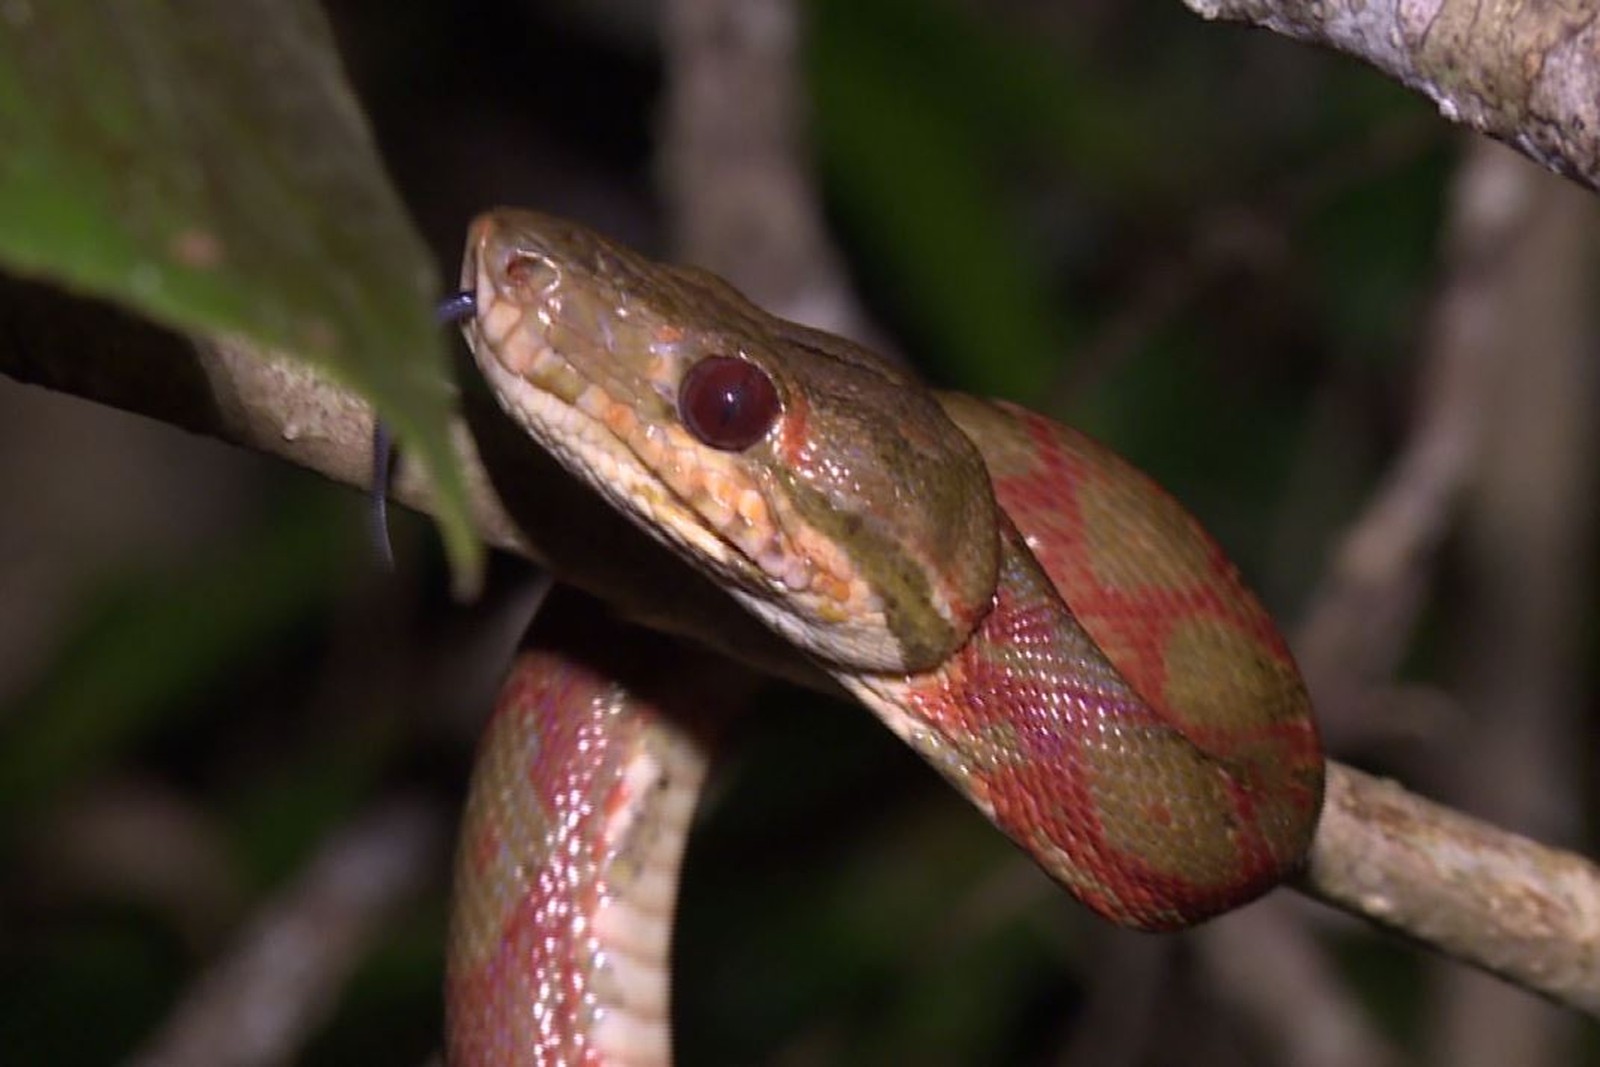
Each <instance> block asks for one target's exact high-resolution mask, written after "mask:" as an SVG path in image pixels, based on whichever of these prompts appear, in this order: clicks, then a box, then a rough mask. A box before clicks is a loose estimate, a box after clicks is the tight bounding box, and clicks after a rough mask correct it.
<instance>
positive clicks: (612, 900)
mask: <svg viewBox="0 0 1600 1067" xmlns="http://www.w3.org/2000/svg"><path fill="white" fill-rule="evenodd" d="M462 281H463V289H464V290H465V291H466V292H470V293H471V294H472V295H473V301H472V305H473V311H472V314H471V316H470V317H469V318H467V319H466V321H465V323H464V329H465V332H466V336H467V339H468V343H469V344H470V346H471V348H472V350H473V352H474V354H475V355H476V358H477V361H478V363H479V366H480V367H481V369H482V371H483V373H484V375H485V377H486V378H487V380H488V382H489V384H490V386H491V388H492V389H493V390H494V392H495V393H496V395H497V396H498V398H499V399H500V402H501V404H502V406H503V407H504V408H505V409H506V410H507V411H508V412H509V413H510V414H511V415H512V416H513V417H514V418H515V419H517V420H518V421H519V422H520V423H521V424H522V425H523V426H524V427H525V428H526V429H527V430H528V432H529V434H530V435H531V436H532V437H533V438H534V439H535V440H536V441H537V442H538V443H539V444H540V445H541V446H542V447H544V448H546V449H548V450H549V451H550V452H551V453H553V454H554V455H555V456H556V457H557V458H559V459H560V460H561V461H562V462H563V464H565V465H566V466H567V467H568V468H569V469H571V470H572V471H574V472H575V473H576V474H577V475H578V476H579V477H580V478H582V479H583V480H585V481H587V482H588V483H589V484H590V485H592V486H593V487H594V488H595V490H596V491H597V492H599V493H601V494H602V495H604V496H605V497H607V498H608V499H609V500H610V501H611V503H612V504H613V505H614V506H616V507H617V508H618V509H620V510H622V511H623V512H624V513H626V514H628V515H629V516H630V517H632V518H633V519H634V520H635V521H636V522H637V523H639V524H640V525H641V526H643V527H644V528H645V529H646V530H647V531H649V532H650V533H651V534H653V535H654V536H655V537H657V538H659V539H660V540H662V541H663V542H665V543H667V544H668V545H669V546H670V547H672V548H674V549H675V550H676V551H677V552H678V553H679V554H680V555H681V556H682V557H683V558H684V559H686V560H687V561H688V562H689V563H691V564H692V565H694V566H696V567H699V568H701V569H702V570H703V571H705V572H706V573H708V574H710V575H711V576H713V577H714V578H715V579H716V580H717V581H719V582H720V583H722V584H723V585H725V586H726V588H728V589H729V590H730V591H731V592H732V593H733V595H734V596H735V597H736V598H737V599H738V600H740V601H741V602H742V603H743V604H744V605H745V606H746V607H747V608H749V609H750V610H751V612H752V613H753V614H755V615H756V616H757V617H758V618H760V619H761V620H762V621H763V622H765V623H766V624H767V625H768V626H770V627H772V628H773V629H774V630H776V631H777V632H779V633H780V634H782V635H784V636H785V637H786V638H788V639H789V640H790V641H792V642H793V643H794V644H795V645H796V646H798V647H799V648H800V649H802V650H803V651H804V652H805V653H806V654H807V655H808V656H809V657H811V658H812V659H814V660H815V661H816V662H817V663H818V664H819V665H820V666H821V667H822V668H823V669H825V670H826V671H827V672H828V673H829V674H831V675H832V677H833V678H834V679H835V680H836V681H837V682H838V683H839V684H840V685H841V686H842V687H843V688H844V689H845V690H847V691H848V692H850V693H852V694H853V695H855V696H856V697H857V698H858V699H859V700H860V701H861V703H863V704H865V705H866V706H867V707H869V708H871V709H872V710H873V711H874V712H876V713H877V715H878V716H879V717H880V718H881V719H882V720H883V721H884V722H885V723H886V724H887V725H888V726H889V728H890V729H891V730H893V731H894V732H895V733H896V734H898V735H899V736H900V737H901V738H902V739H904V740H905V741H906V742H907V743H909V744H910V745H912V746H913V747H914V748H915V749H916V750H917V751H918V752H920V753H921V754H922V755H923V756H924V757H925V758H926V759H927V760H928V761H929V762H930V763H931V764H932V765H933V766H934V767H935V768H937V769H938V770H939V771H940V772H941V773H942V774H943V775H944V776H945V777H946V778H947V779H949V780H950V781H951V782H953V783H954V784H955V785H956V786H957V787H958V788H960V789H961V790H962V791H963V792H964V793H965V794H966V796H967V797H968V798H969V799H970V800H971V801H972V802H973V803H974V804H976V805H977V806H978V807H979V808H980V809H981V810H982V811H983V812H984V813H985V814H986V815H987V816H989V818H990V819H991V820H992V821H993V822H994V823H995V824H996V825H997V826H999V827H1000V828H1001V829H1002V830H1004V831H1005V832H1006V833H1007V834H1008V835H1010V837H1011V838H1012V839H1013V840H1014V841H1015V842H1016V843H1017V844H1018V845H1020V846H1021V847H1022V848H1024V849H1026V850H1027V851H1028V852H1029V853H1030V854H1031V855H1032V856H1033V858H1034V859H1035V860H1036V861H1037V862H1038V863H1039V864H1040V865H1041V866H1042V867H1043V868H1044V869H1045V870H1046V871H1048V872H1049V873H1050V874H1051V875H1052V876H1053V877H1054V878H1055V879H1056V880H1058V881H1059V882H1060V883H1061V884H1062V885H1064V886H1065V887H1066V888H1067V889H1068V890H1069V891H1071V892H1072V894H1073V895H1074V896H1076V897H1077V898H1078V899H1079V900H1080V901H1082V902H1083V903H1084V904H1086V905H1087V906H1089V907H1090V908H1092V909H1093V910H1095V911H1096V912H1099V913H1100V914H1101V915H1104V916H1105V917H1107V918H1108V919H1111V920H1112V921H1114V922H1118V923H1121V924H1125V925H1129V926H1136V927H1142V928H1146V929H1171V928H1176V927H1182V926H1186V925H1189V924H1192V923H1195V922H1198V921H1200V920H1203V919H1205V918H1207V917H1209V916H1212V915H1215V914H1217V913H1219V912H1221V911H1225V910H1227V909H1229V908H1233V907H1237V906H1239V905H1240V904H1243V903H1245V902H1247V901H1249V900H1251V899H1253V898H1254V897H1256V896H1258V895H1260V894H1261V893H1263V892H1265V891H1266V890H1267V889H1269V888H1270V887H1272V886H1273V885H1275V884H1276V883H1277V882H1279V881H1280V880H1282V879H1283V878H1284V877H1285V876H1286V875H1288V874H1290V873H1292V872H1293V871H1294V870H1295V869H1296V867H1297V865H1298V864H1299V863H1300V862H1301V859H1302V857H1303V856H1304V854H1305V851H1306V849H1307V848H1308V846H1309V844H1310V840H1311V835H1312V832H1313V830H1314V829H1315V824H1316V818H1317V813H1318V808H1319V805H1320V801H1321V793H1322V757H1321V752H1320V749H1319V745H1318V740H1317V735H1316V729H1315V726H1314V725H1313V722H1312V719H1311V715H1310V707H1309V703H1308V700H1307V696H1306V692H1305V688H1304V685H1303V684H1302V682H1301V681H1300V677H1299V674H1298V673H1297V671H1296V669H1295V667H1294V664H1293V661H1292V660H1291V658H1290V655H1289V652H1288V650H1287V648H1286V647H1285V645H1284V642H1283V640H1282V638H1281V637H1280V636H1279V635H1278V633H1277V631H1276V629H1275V628H1274V626H1273V624H1272V622H1271V620H1270V619H1269V618H1268V616H1267V614H1266V613H1265V611H1264V610H1263V609H1262V608H1261V606H1260V605H1259V604H1258V603H1257V602H1256V600H1255V598H1254V597H1253V596H1252V595H1251V594H1250V593H1249V592H1248V591H1247V590H1246V589H1245V588H1244V587H1243V586H1242V584H1241V583H1240V580H1239V578H1238V576H1237V574H1236V572H1235V570H1234V569H1233V567H1232V566H1231V565H1230V564H1229V563H1228V561H1227V560H1226V559H1225V557H1224V556H1223V555H1222V553H1221V551H1220V550H1219V549H1218V548H1217V547H1216V545H1215V544H1214V543H1213V542H1212V541H1211V539H1210V538H1209V537H1208V536H1207V535H1206V534H1205V533H1204V532H1203V531H1202V530H1201V529H1200V527H1199V526H1198V524H1197V523H1196V522H1195V520H1194V519H1193V518H1191V517H1190V516H1189V515H1188V514H1187V513H1186V512H1185V511H1183V510H1182V508H1180V507H1179V506H1178V505H1177V504H1176V503H1174V502H1173V501H1172V500H1171V498H1169V497H1168V496H1167V495H1166V494H1165V493H1164V492H1162V491H1161V490H1160V489H1159V488H1158V487H1156V486H1155V485H1154V483H1152V482H1151V481H1150V480H1149V479H1147V478H1146V477H1144V476H1143V475H1142V474H1140V473H1138V472H1137V471H1135V470H1133V469H1132V468H1131V467H1129V466H1128V465H1127V464H1125V463H1124V462H1122V461H1121V460H1119V459H1118V458H1117V457H1116V456H1114V455H1112V454H1111V453H1109V452H1108V451H1106V450H1105V449H1104V448H1102V447H1100V446H1098V445H1097V444H1095V443H1094V442H1092V441H1090V440H1088V439H1087V438H1085V437H1083V436H1082V435H1080V434H1078V433H1076V432H1074V431H1072V430H1070V429H1067V428H1065V427H1062V426H1059V425H1057V424H1055V423H1052V422H1050V421H1048V420H1046V419H1044V418H1042V417H1040V416H1038V415H1034V414H1032V413H1030V412H1027V411H1023V410H1021V409H1019V408H1015V407H1011V406H1008V405H1001V404H990V403H986V402H983V401H978V400H974V399H971V398H968V397H963V396H953V395H943V396H937V397H936V396H935V395H933V394H931V393H929V392H928V391H927V390H925V389H924V388H923V387H922V386H920V385H918V384H917V383H915V382H914V381H912V380H910V379H909V378H907V377H906V376H905V375H904V374H903V373H902V372H900V371H899V370H897V369H895V368H893V367H891V366H889V365H887V364H885V363H884V362H882V361H880V360H879V359H877V358H876V357H874V356H873V355H871V354H870V353H867V352H865V351H863V350H862V349H860V348H857V347H856V346H854V345H851V344H849V343H848V342H845V341H842V340H840V339H838V338H835V337H832V336H830V335H827V334H823V333H818V332H816V331H812V330H808V329H804V328H802V327H799V326H796V325H794V324H791V323H788V322H784V321H782V320H779V319H776V318H773V317H771V316H769V315H767V314H765V313H764V312H762V311H760V310H759V309H757V308H755V307H754V306H752V305H751V304H749V303H748V302H747V301H745V300H744V299H743V298H742V297H741V296H739V295H738V294H737V293H736V292H734V291H733V290H732V289H731V288H729V287H728V286H727V285H726V284H725V283H723V282H721V281H719V280H718V279H716V278H714V277H713V276H711V275H708V274H704V273H702V272H699V271H695V270H691V269H686V268H681V267H672V266H666V265H661V264H656V263H653V262H650V261H648V260H646V259H644V258H643V257H640V256H638V255H636V254H635V253H633V252H631V251H629V250H627V249H624V248H621V247H619V246H616V245H613V244H611V243H610V242H608V241H606V240H604V239H603V238H600V237H598V236H596V235H594V234H592V233H590V232H588V231H586V230H584V229H582V228H580V227H577V226H574V225H572V224H570V223H566V222H562V221H559V220H555V219H551V218H547V217H544V216H540V215H536V214H533V213H531V212H521V211H498V212H493V213H490V214H488V215H485V216H483V217H482V218H480V219H479V220H478V221H477V222H476V223H475V224H474V226H473V228H472V231H471V234H470V237H469V240H468V248H467V255H466V262H465V265H464V267H463V277H462ZM630 670H631V672H632V673H631V676H630V677H628V678H627V679H625V680H618V678H616V677H613V676H611V675H610V674H608V673H607V672H604V671H602V670H600V669H597V668H596V667H594V666H592V665H583V664H579V663H577V662H574V661H572V660H570V659H568V658H564V657H562V656H560V655H558V654H555V653H553V652H549V651H535V652H532V653H529V654H527V655H525V656H524V657H523V658H522V659H521V660H519V661H518V663H517V665H516V666H515V667H514V668H513V671H512V674H511V677H510V679H509V681H508V683H507V685H506V687H505V689H504V691H503V693H502V698H501V701H500V704H499V706H498V708H497V709H496V712H495V715H494V718H493V720H492V722H491V725H490V727H489V730H488V736H487V738H486V739H485V741H484V744H483V748H482V752H481V755H480V760H479V766H478V769H477V771H476V773H475V778H474V784H473V788H472V794H471V798H470V800H469V804H468V815H467V820H466V825H465V827H464V830H463V839H462V844H461V849H460V855H459V859H458V866H457V886H456V904H455V913H454V918H453V930H452V937H451V948H450V971H449V977H448V981H447V987H448V990H447V1003H448V1013H449V1024H448V1025H449V1038H448V1042H449V1049H450V1059H451V1062H452V1063H453V1064H457V1065H477V1064H519V1065H520V1064H556V1063H658V1062H665V1061H666V1060H667V1059H668V1058H669V1033H668V1026H667V978H666V956H667V946H668V941H669V937H670V922H671V912H672V907H673V901H674V897H675V892H676V878H677V866H678V860H679V856H680V854H681V847H682V844H683V839H684V835H685V832H686V828H687V823H688V820H689V816H690V813H691V811H692V807H693V803H694V797H695V794H696V792H697V789H698V784H699V781H700V779H701V777H702V774H703V765H704V756H703V754H702V745H701V737H700V736H699V734H698V732H697V729H696V727H695V725H694V724H695V722H696V721H697V720H696V718H695V716H694V714H693V713H692V711H689V710H688V708H687V704H686V703H685V702H686V701H687V700H689V699H690V698H686V697H683V696H678V695H672V693H671V691H670V690H667V689H665V688H662V687H660V686H659V685H658V682H657V678H658V675H659V673H660V672H659V671H657V670H655V667H654V666H648V667H638V666H637V665H634V666H631V667H625V669H623V673H624V674H628V673H629V671H630ZM712 682H714V678H713V677H712V676H711V672H708V671H706V670H705V669H704V668H703V667H702V669H701V670H700V671H699V672H698V684H697V685H696V684H694V683H691V688H697V689H698V690H699V696H700V697H701V698H703V699H706V700H709V701H712V702H715V701H718V700H722V699H727V698H726V696H725V695H724V694H719V693H718V692H717V690H716V686H715V685H714V684H711V683H712Z"/></svg>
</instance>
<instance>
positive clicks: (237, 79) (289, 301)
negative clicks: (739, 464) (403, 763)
mask: <svg viewBox="0 0 1600 1067" xmlns="http://www.w3.org/2000/svg"><path fill="white" fill-rule="evenodd" d="M0 268H4V269H9V270H13V271H16V272H18V273H24V274H30V275H35V276H38V277H41V278H45V279H49V280H53V281H56V282H59V283H61V284H64V285H67V286H69V287H71V288H73V289H76V290H78V291H80V292H85V293H89V294H92V295H94V296H98V297H102V298H105V299H110V300H114V301H117V302H120V303H122V304H125V305H127V306H128V307H131V308H133V309H134V310H135V311H137V312H139V313H141V314H144V315H147V316H149V317H150V318H152V319H155V320H157V321H159V322H162V323H165V324H166V325H168V326H171V327H173V328H176V329H178V330H181V331H184V332H187V333H191V334H196V335H202V336H211V337H217V336H241V337H244V338H247V339H249V340H251V341H254V342H256V343H258V344H261V345H264V346H268V347H271V348H275V349H278V350H280V351H283V352H285V353H287V354H289V355H291V356H294V357H297V358H301V359H304V360H306V361H308V362H310V363H312V364H314V365H316V366H317V367H319V368H320V369H322V370H324V371H325V372H327V373H329V374H330V375H332V376H333V377H335V378H337V379H338V380H340V381H342V382H344V383H346V384H347V385H349V386H351V387H353V388H355V389H359V390H360V391H362V392H363V393H365V394H366V395H368V396H370V397H371V398H372V399H373V400H374V402H375V403H376V404H377V406H378V408H379V410H380V411H382V412H383V416H384V419H385V420H386V421H388V422H389V423H390V424H391V425H392V426H393V428H394V430H395V432H396V433H397V434H398V435H399V437H400V439H401V441H402V442H403V444H404V445H405V446H406V447H407V448H408V449H409V450H410V452H411V454H412V455H415V456H416V457H417V458H418V459H419V460H421V461H422V462H423V463H424V464H425V465H426V466H427V468H428V469H429V471H430V472H431V473H432V475H433V480H434V484H435V487H436V490H437V493H438V496H439V500H440V521H441V524H442V527H443V529H444V532H445V540H446V543H447V546H448V548H449V550H450V553H451V556H452V558H453V559H454V561H455V564H456V567H457V574H458V580H459V581H461V582H462V583H463V584H465V585H470V584H471V583H472V582H473V581H474V575H475V574H476V569H477V565H478V559H479V557H480V555H481V550H480V548H479V546H478V545H477V543H476V541H475V540H474V539H473V538H472V536H471V533H470V529H469V527H468V524H467V519H466V510H465V489H464V482H463V479H462V475H461V472H460V470H459V469H458V467H457V465H456V462H455V460H454V457H453V455H452V453H451V452H450V450H449V447H448V440H447V434H446V419H447V415H448V412H449V407H450V401H451V394H450V386H449V382H448V378H447V375H446V371H445V361H444V356H443V350H442V344H441V341H440V339H439V336H438V331H437V329H436V328H435V327H434V325H433V324H432V321H431V315H430V311H429V309H430V307H431V305H432V304H433V302H434V300H435V299H436V298H437V297H438V295H439V285H438V280H437V278H436V277H435V275H434V271H433V268H432V266H431V263H430V261H429V257H428V254H427V252H426V250H425V248H424V247H423V245H422V242H421V240H420V238H418V236H417V235H416V233H415V232H414V231H413V229H412V227H411V225H410V223H409V221H408V220H407V217H406V214H405V212H404V210H403V209H402V207H401V205H400V201H399V198H398V197H397V196H396V195H395V192H394V190H393V189H392V188H391V187H390V185H389V183H388V179H387V177H386V176H385V173H384V170H383V166H382V163H381V162H380V160H379V159H378V155H377V152H376V150H375V149H374V146H373V143H372V137H371V134H370V131H369V130H368V128H367V125H366V121H365V119H364V117H363V115H362V113H361V110H360V108H359V106H358V105H357V103H356V101H355V99H354V98H353V96H352V95H351V93H350V90H349V87H348V86H347V85H346V84H345V81H344V78H343V75H342V73H341V71H340V68H339V63H338V59H337V56H336V55H335V53H334V50H333V44H332V39H331V37H330V34H329V32H328V27H327V25H326V23H325V22H324V20H323V17H322V14H321V12H320V11H319V10H317V9H316V8H315V7H314V6H313V5H312V4H310V3H308V2H306V0H230V2H229V3H215V2H211V0H117V2H116V3H85V2H81V0H78V2H74V0H61V2H55V0H51V2H37V0H32V2H30V0H20V2H17V3H7V4H4V5H0ZM62 358H70V353H63V354H62Z"/></svg>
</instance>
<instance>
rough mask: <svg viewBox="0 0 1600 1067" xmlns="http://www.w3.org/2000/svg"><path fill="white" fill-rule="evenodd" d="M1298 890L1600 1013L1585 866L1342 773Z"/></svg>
mask: <svg viewBox="0 0 1600 1067" xmlns="http://www.w3.org/2000/svg"><path fill="white" fill-rule="evenodd" d="M1299 888H1300V889H1301V891H1302V892H1304V893H1306V894H1307V895H1309V896H1312V897H1315V898H1316V899H1318V900H1322V901H1325V902H1326V903H1329V904H1332V905H1333V906H1334V907H1336V908H1342V909H1343V910H1345V911H1348V912H1351V913H1352V914H1355V915H1359V916H1361V917H1363V918H1365V919H1368V920H1370V921H1372V922H1374V923H1376V924H1377V925H1379V926H1382V927H1384V928H1386V929H1389V930H1393V931H1395V932H1396V933H1399V934H1402V935H1404V936H1405V937H1407V938H1409V939H1411V940H1413V941H1416V942H1418V943H1419V944H1423V945H1427V946H1428V947H1429V948H1432V949H1434V950H1436V951H1438V952H1442V953H1444V954H1445V955H1447V956H1453V957H1455V958H1456V959H1458V960H1461V961H1462V962H1464V963H1470V964H1472V965H1473V966H1475V967H1480V968H1482V969H1483V970H1486V971H1488V972H1490V973H1491V974H1497V975H1499V976H1500V977H1502V978H1504V979H1506V980H1507V981H1509V982H1514V983H1516V984H1517V985H1520V986H1522V987H1523V988H1525V989H1530V990H1532V991H1534V992H1536V993H1540V994H1543V995H1544V996H1547V997H1549V998H1550V999H1551V1000H1554V1001H1557V1002H1559V1003H1563V1004H1568V1005H1571V1006H1572V1007H1575V1008H1577V1009H1579V1010H1580V1011H1584V1012H1587V1013H1588V1014H1590V1015H1600V868H1597V867H1596V866H1595V865H1594V864H1593V863H1591V862H1589V861H1588V860H1586V859H1584V858H1582V857H1580V856H1576V855H1573V854H1572V853H1570V852H1562V851H1560V850H1559V849H1553V848H1547V847H1545V846H1544V845H1540V844H1536V843H1534V842H1532V841H1529V840H1528V839H1527V838H1525V837H1519V836H1518V835H1516V834H1513V833H1508V832H1506V831H1505V830H1500V829H1497V828H1495V827H1493V826H1490V825H1489V824H1487V823H1484V822H1480V821H1478V820H1477V819H1472V818H1469V817H1467V816H1465V815H1462V814H1460V813H1459V812H1455V811H1452V810H1450V809H1449V808H1446V807H1443V806H1442V805H1439V804H1434V803H1432V802H1431V801H1427V800H1424V799H1422V798H1421V797H1419V796H1417V795H1415V794H1413V793H1408V792H1406V791H1405V790H1404V789H1402V788H1400V786H1398V785H1396V784H1395V783H1393V782H1388V781H1384V780H1382V779H1379V778H1374V777H1372V776H1371V775H1367V774H1363V773H1362V772H1360V771H1357V770H1354V769H1352V768H1350V767H1345V766H1343V765H1341V764H1338V763H1332V764H1330V765H1329V767H1328V792H1327V800H1326V801H1325V803H1324V807H1323V811H1322V824H1321V826H1320V827H1319V828H1318V830H1317V839H1316V841H1315V842H1314V843H1313V845H1312V848H1311V862H1310V865H1309V866H1308V868H1307V870H1306V874H1305V876H1304V878H1303V879H1302V881H1301V884H1300V886H1299Z"/></svg>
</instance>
